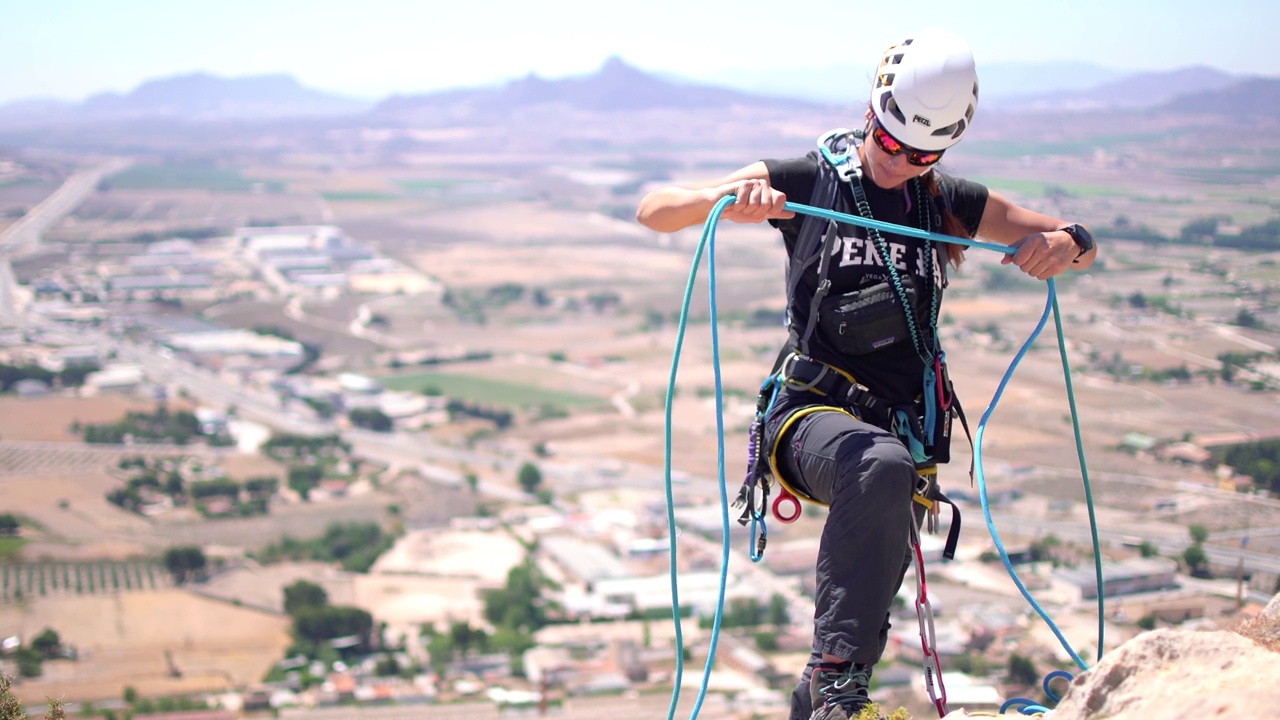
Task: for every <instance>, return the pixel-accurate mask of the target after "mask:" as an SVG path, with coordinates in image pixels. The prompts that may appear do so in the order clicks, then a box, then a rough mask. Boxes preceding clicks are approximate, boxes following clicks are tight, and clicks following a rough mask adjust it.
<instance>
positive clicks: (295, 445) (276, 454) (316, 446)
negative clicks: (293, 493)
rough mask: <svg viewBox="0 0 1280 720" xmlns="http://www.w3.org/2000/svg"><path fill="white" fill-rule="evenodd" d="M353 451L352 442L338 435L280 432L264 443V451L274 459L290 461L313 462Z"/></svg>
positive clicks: (343, 455) (342, 455)
mask: <svg viewBox="0 0 1280 720" xmlns="http://www.w3.org/2000/svg"><path fill="white" fill-rule="evenodd" d="M350 452H351V443H348V442H346V441H344V440H343V439H342V438H341V437H339V436H337V435H321V436H318V437H308V436H306V435H293V434H290V433H280V434H277V435H272V436H271V439H270V440H268V441H266V442H265V443H263V444H262V453H263V454H264V455H266V456H267V457H269V458H271V459H273V460H279V461H280V462H283V463H289V462H291V461H294V460H300V461H304V462H313V459H315V460H324V459H335V458H339V457H345V456H346V455H347V454H349V453H350Z"/></svg>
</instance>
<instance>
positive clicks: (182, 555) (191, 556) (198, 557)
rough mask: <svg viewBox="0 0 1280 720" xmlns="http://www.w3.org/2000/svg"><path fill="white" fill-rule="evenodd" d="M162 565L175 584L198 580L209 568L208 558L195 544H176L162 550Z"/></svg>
mask: <svg viewBox="0 0 1280 720" xmlns="http://www.w3.org/2000/svg"><path fill="white" fill-rule="evenodd" d="M164 567H165V569H166V570H168V571H169V574H170V575H172V576H173V582H174V584H176V585H182V584H183V583H185V582H188V581H191V580H200V579H202V578H204V576H205V570H207V569H208V568H209V559H208V558H207V557H205V554H204V551H203V550H201V549H200V547H199V546H197V545H178V546H175V547H171V548H169V549H168V550H165V551H164Z"/></svg>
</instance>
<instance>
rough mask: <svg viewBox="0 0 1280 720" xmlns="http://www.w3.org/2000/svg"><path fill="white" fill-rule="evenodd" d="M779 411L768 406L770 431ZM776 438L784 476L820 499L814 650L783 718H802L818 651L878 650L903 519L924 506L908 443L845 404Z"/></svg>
mask: <svg viewBox="0 0 1280 720" xmlns="http://www.w3.org/2000/svg"><path fill="white" fill-rule="evenodd" d="M792 409H794V406H792ZM785 414H786V412H785V411H783V412H778V411H775V412H774V413H772V414H771V415H772V417H771V420H773V422H772V423H771V427H770V428H769V429H770V430H772V431H773V433H776V432H777V431H778V429H779V425H781V421H782V418H783V417H784V416H785ZM773 433H768V434H769V435H770V436H772V435H773ZM777 447H778V449H777V463H778V469H779V471H780V472H781V473H782V475H783V477H784V478H786V480H787V482H788V483H789V484H790V485H791V486H792V487H794V488H795V489H796V490H798V491H800V492H803V493H805V494H806V495H808V496H810V497H812V498H814V499H816V500H819V501H821V502H824V503H826V504H827V505H828V506H829V512H828V515H827V520H826V524H825V526H824V527H823V531H822V539H821V542H820V544H819V546H818V560H817V597H816V598H815V601H816V610H815V613H814V618H813V654H812V655H811V657H810V659H809V664H808V665H807V666H806V667H805V669H804V673H803V674H802V676H801V680H800V683H799V685H797V687H796V689H795V692H794V693H793V694H792V700H791V714H790V720H809V716H810V714H811V708H810V701H809V677H810V675H811V674H812V672H813V669H814V668H815V667H816V666H817V665H818V663H819V661H820V660H821V659H822V655H823V654H824V653H825V654H828V655H834V656H836V657H839V658H842V659H844V660H848V661H851V662H854V663H858V664H862V665H866V666H868V667H870V666H872V665H874V664H875V663H876V662H877V661H878V660H879V659H880V656H881V654H883V653H884V648H885V644H886V642H887V641H888V633H889V616H890V609H891V605H892V603H893V598H894V596H895V595H896V594H897V592H898V588H899V587H901V585H902V580H903V578H904V576H905V574H906V571H907V567H908V566H909V565H910V564H911V554H910V543H911V523H912V522H915V523H917V526H918V524H919V522H920V520H921V519H922V518H923V507H922V506H919V505H917V504H915V503H913V502H912V500H911V495H912V493H913V491H914V490H915V487H916V482H917V478H918V475H917V474H916V467H915V462H914V461H913V460H912V459H911V454H910V453H909V452H908V451H907V449H906V448H905V447H904V446H903V445H902V443H901V442H900V441H899V440H898V439H897V438H896V437H895V436H894V435H892V434H891V433H889V432H886V431H885V430H882V429H880V428H878V427H876V426H874V425H871V424H869V423H865V422H863V421H861V420H858V419H855V418H853V417H850V416H849V415H846V414H845V413H842V412H832V411H826V410H823V411H819V412H813V413H810V414H806V415H804V416H801V417H799V418H798V419H797V420H795V422H793V423H792V424H791V426H790V427H788V428H787V429H786V430H785V432H784V434H783V436H782V438H781V439H780V440H779V443H778V446H777ZM917 509H918V510H919V512H917Z"/></svg>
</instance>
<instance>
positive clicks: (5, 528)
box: [0, 513, 22, 535]
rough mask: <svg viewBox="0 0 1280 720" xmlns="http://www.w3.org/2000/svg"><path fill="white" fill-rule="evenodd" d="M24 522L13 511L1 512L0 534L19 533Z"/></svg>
mask: <svg viewBox="0 0 1280 720" xmlns="http://www.w3.org/2000/svg"><path fill="white" fill-rule="evenodd" d="M21 525H22V523H21V522H20V521H19V520H18V516H17V515H14V514H13V513H2V514H0V535H17V534H18V528H19V527H20V526H21Z"/></svg>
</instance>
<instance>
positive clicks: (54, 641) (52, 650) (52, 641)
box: [31, 628, 62, 659]
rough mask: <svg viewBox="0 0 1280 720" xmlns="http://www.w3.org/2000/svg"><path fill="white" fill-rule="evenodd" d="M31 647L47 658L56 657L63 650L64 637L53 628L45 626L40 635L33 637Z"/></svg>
mask: <svg viewBox="0 0 1280 720" xmlns="http://www.w3.org/2000/svg"><path fill="white" fill-rule="evenodd" d="M31 649H32V650H35V651H36V652H38V653H40V655H41V657H43V658H45V659H49V658H55V657H57V656H58V653H59V652H60V651H61V650H62V639H61V638H59V637H58V633H57V632H55V631H54V630H53V628H45V629H44V630H43V631H42V632H41V633H40V634H39V635H36V636H35V637H34V638H32V639H31Z"/></svg>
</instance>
